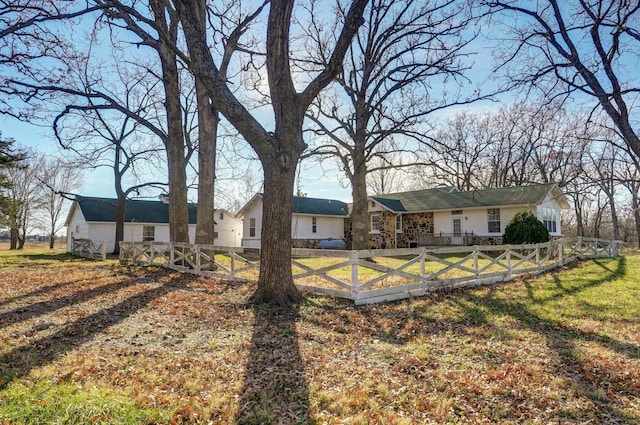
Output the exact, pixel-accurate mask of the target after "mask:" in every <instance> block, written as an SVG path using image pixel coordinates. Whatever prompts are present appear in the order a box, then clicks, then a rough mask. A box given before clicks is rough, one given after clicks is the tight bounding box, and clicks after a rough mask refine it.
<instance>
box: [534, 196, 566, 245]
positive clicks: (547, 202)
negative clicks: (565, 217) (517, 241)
mask: <svg viewBox="0 0 640 425" xmlns="http://www.w3.org/2000/svg"><path fill="white" fill-rule="evenodd" d="M545 207H546V208H553V209H554V210H555V211H556V232H554V233H551V232H549V234H550V235H551V236H562V229H561V228H560V211H561V210H562V209H561V208H560V204H559V203H558V201H557V200H556V199H555V198H554V197H553V196H552V195H551V193H548V194H547V196H546V197H545V199H544V201H542V204H540V205H538V207H537V208H536V212H535V214H536V217H538V220H540V221H542V222H544V220H543V213H542V212H543V209H544V208H545Z"/></svg>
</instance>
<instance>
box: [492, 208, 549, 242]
mask: <svg viewBox="0 0 640 425" xmlns="http://www.w3.org/2000/svg"><path fill="white" fill-rule="evenodd" d="M502 239H503V241H504V243H505V244H523V243H544V242H547V241H549V231H548V230H547V228H546V227H545V225H544V224H543V223H542V222H541V221H540V220H538V218H537V217H536V216H534V215H533V214H532V213H531V211H520V212H519V213H517V214H516V215H514V216H513V218H512V219H511V221H510V222H509V224H507V227H505V229H504V235H503V237H502Z"/></svg>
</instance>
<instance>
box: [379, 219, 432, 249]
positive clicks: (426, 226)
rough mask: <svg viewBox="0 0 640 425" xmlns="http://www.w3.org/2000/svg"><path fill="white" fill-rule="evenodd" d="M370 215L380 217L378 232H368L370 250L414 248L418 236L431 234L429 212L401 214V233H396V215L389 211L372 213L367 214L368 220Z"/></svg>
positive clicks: (416, 244)
mask: <svg viewBox="0 0 640 425" xmlns="http://www.w3.org/2000/svg"><path fill="white" fill-rule="evenodd" d="M372 214H377V215H379V216H380V226H379V227H380V232H379V233H371V232H369V248H370V249H392V248H415V247H417V246H418V235H419V234H421V233H433V213H431V212H426V213H411V214H402V215H401V216H400V217H401V220H402V230H401V232H396V214H394V213H392V212H390V211H379V212H374V213H370V214H369V220H371V215H372ZM370 225H371V224H370V223H369V226H370Z"/></svg>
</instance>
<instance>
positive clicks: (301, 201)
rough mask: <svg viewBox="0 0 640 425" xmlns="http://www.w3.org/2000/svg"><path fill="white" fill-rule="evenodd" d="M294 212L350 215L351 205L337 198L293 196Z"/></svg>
mask: <svg viewBox="0 0 640 425" xmlns="http://www.w3.org/2000/svg"><path fill="white" fill-rule="evenodd" d="M292 212H293V213H297V214H313V215H337V216H344V217H346V216H347V215H349V206H348V205H347V204H346V203H345V202H342V201H337V200H335V199H321V198H307V197H301V196H294V197H293V208H292Z"/></svg>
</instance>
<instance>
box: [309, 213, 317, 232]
mask: <svg viewBox="0 0 640 425" xmlns="http://www.w3.org/2000/svg"><path fill="white" fill-rule="evenodd" d="M311 233H318V217H311Z"/></svg>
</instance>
